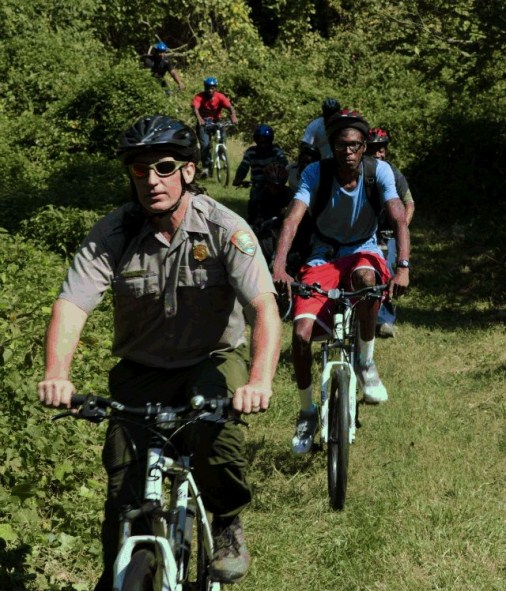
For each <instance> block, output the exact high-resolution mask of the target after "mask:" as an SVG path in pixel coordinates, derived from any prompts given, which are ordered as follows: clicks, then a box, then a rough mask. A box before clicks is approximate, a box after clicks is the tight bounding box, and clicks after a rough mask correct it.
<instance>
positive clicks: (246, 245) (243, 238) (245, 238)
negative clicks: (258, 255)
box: [230, 230, 257, 257]
mask: <svg viewBox="0 0 506 591" xmlns="http://www.w3.org/2000/svg"><path fill="white" fill-rule="evenodd" d="M230 241H231V242H232V244H233V245H234V246H235V247H236V248H238V249H239V250H240V251H241V252H243V253H244V254H247V255H248V256H250V257H252V256H253V255H254V254H255V251H256V249H257V247H256V242H255V240H254V239H253V236H252V235H251V233H250V232H248V231H246V230H238V231H237V232H236V233H235V234H234V235H233V236H232V238H231V239H230Z"/></svg>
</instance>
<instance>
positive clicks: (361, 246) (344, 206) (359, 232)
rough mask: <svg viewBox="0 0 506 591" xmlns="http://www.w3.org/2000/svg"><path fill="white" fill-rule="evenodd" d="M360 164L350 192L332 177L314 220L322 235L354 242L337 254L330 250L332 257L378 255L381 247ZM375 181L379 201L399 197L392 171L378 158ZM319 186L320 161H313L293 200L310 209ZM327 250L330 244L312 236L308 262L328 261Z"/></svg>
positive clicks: (342, 247)
mask: <svg viewBox="0 0 506 591" xmlns="http://www.w3.org/2000/svg"><path fill="white" fill-rule="evenodd" d="M363 166H364V165H363V163H362V164H361V165H360V176H359V178H358V183H357V186H356V187H355V189H353V190H352V191H347V190H345V189H343V188H342V187H341V186H340V185H339V183H338V181H337V179H336V178H335V177H334V179H333V183H332V194H331V198H330V199H329V201H328V203H327V205H326V206H325V208H324V209H323V211H322V212H321V214H320V215H319V216H318V219H317V225H318V228H319V230H320V232H321V233H322V234H323V235H324V236H328V237H329V238H332V239H334V240H337V241H338V242H341V243H342V244H345V245H346V244H350V243H355V244H353V245H350V246H341V247H340V248H339V250H338V252H337V253H333V254H334V256H333V258H336V257H342V256H346V255H349V254H354V253H356V252H361V251H368V252H375V253H377V254H379V255H381V250H380V248H379V246H378V244H377V242H376V230H377V228H378V218H377V216H376V213H375V211H374V209H373V207H372V205H371V204H370V203H369V200H368V199H367V195H366V193H365V187H364V175H363ZM376 183H377V186H378V190H379V195H380V200H381V202H382V203H385V202H386V201H389V200H390V199H397V198H398V195H397V190H396V188H395V177H394V173H393V172H392V169H391V168H390V166H389V165H388V164H387V163H386V162H382V161H381V160H378V162H377V167H376ZM319 185H320V163H319V162H313V163H312V164H309V166H307V167H306V168H305V169H304V171H303V172H302V176H301V180H300V184H299V188H298V190H297V193H296V194H295V195H294V199H298V200H299V201H302V202H303V203H305V204H306V205H307V206H308V207H309V210H310V211H311V209H312V207H313V206H314V203H315V199H316V195H317V193H318V187H319ZM328 253H329V244H328V243H325V242H323V241H322V240H320V239H318V237H317V236H313V242H312V245H311V255H310V257H309V260H308V264H310V265H312V266H314V265H317V264H322V263H323V262H327V261H328V260H329V259H328V256H329V254H328Z"/></svg>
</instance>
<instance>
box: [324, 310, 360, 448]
mask: <svg viewBox="0 0 506 591" xmlns="http://www.w3.org/2000/svg"><path fill="white" fill-rule="evenodd" d="M351 318H352V312H351V309H350V308H348V307H347V308H345V309H344V310H343V311H342V312H337V313H336V314H335V315H334V334H333V336H334V338H335V339H336V344H337V346H338V347H339V349H340V360H339V361H329V346H328V344H326V345H324V346H323V349H322V361H323V371H322V378H321V389H320V395H321V440H322V442H323V443H328V440H329V423H328V419H329V391H330V388H331V385H332V377H333V376H334V375H336V374H337V372H338V371H339V369H340V368H341V369H342V370H344V372H345V374H346V377H347V381H348V397H349V413H350V417H349V423H350V429H349V442H350V443H353V442H354V441H355V431H356V426H357V425H356V423H357V376H356V374H355V369H354V367H353V359H349V360H348V359H347V358H346V357H345V354H344V345H345V341H347V340H348V339H349V338H350V336H349V334H350V328H351ZM330 394H331V395H332V394H333V393H332V392H330Z"/></svg>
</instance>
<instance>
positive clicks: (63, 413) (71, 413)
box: [51, 410, 75, 421]
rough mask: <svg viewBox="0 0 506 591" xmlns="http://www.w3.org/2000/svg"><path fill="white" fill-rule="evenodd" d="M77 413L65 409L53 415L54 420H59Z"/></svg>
mask: <svg viewBox="0 0 506 591" xmlns="http://www.w3.org/2000/svg"><path fill="white" fill-rule="evenodd" d="M74 414H75V413H73V412H72V411H71V410H65V411H63V412H59V413H58V414H57V415H54V417H51V420H52V421H57V420H58V419H63V418H65V417H70V416H74Z"/></svg>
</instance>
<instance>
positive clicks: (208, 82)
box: [204, 76, 218, 87]
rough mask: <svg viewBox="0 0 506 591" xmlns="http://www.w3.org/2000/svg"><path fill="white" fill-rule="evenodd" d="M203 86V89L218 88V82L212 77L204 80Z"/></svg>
mask: <svg viewBox="0 0 506 591" xmlns="http://www.w3.org/2000/svg"><path fill="white" fill-rule="evenodd" d="M204 86H205V87H209V86H218V80H217V79H216V78H214V77H213V76H209V77H208V78H205V79H204Z"/></svg>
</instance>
